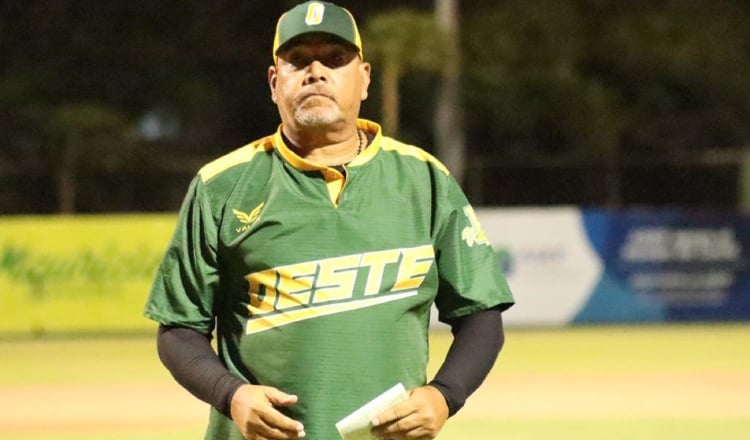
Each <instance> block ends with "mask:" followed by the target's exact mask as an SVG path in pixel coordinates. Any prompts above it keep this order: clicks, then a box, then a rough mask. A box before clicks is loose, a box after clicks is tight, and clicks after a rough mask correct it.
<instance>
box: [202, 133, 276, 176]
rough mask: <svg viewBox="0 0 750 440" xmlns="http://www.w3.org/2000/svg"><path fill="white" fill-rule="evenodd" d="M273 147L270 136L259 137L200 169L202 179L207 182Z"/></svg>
mask: <svg viewBox="0 0 750 440" xmlns="http://www.w3.org/2000/svg"><path fill="white" fill-rule="evenodd" d="M272 149H273V143H272V142H271V137H270V136H269V137H265V138H263V139H259V140H257V141H255V142H253V143H252V144H248V145H245V146H244V147H241V148H238V149H236V150H234V151H232V152H231V153H228V154H226V155H224V156H222V157H220V158H218V159H216V160H214V161H213V162H209V163H207V164H206V165H204V166H203V168H201V169H200V171H198V174H199V175H200V176H201V180H202V181H203V182H204V183H205V182H206V181H208V180H210V179H211V178H212V177H214V176H216V175H217V174H220V173H221V172H222V171H224V170H228V169H229V168H232V167H233V166H235V165H239V164H241V163H246V162H250V161H251V160H252V159H253V156H254V155H255V153H257V152H259V151H269V150H272Z"/></svg>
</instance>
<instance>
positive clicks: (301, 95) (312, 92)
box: [294, 86, 336, 104]
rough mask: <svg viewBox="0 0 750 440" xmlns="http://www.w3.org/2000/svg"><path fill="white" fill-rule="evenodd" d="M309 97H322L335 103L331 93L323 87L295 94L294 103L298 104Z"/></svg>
mask: <svg viewBox="0 0 750 440" xmlns="http://www.w3.org/2000/svg"><path fill="white" fill-rule="evenodd" d="M310 96H324V97H326V98H328V99H330V100H332V101H333V102H336V97H335V96H334V94H333V92H331V91H330V90H328V89H327V88H325V87H317V86H315V87H312V88H309V89H305V90H303V91H301V92H299V93H298V94H297V96H296V97H295V98H294V103H295V104H299V103H301V102H302V101H304V100H305V99H307V98H309V97H310Z"/></svg>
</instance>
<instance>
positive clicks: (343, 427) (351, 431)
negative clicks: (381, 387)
mask: <svg viewBox="0 0 750 440" xmlns="http://www.w3.org/2000/svg"><path fill="white" fill-rule="evenodd" d="M408 398H409V394H408V393H407V392H406V388H404V385H403V384H401V383H398V384H396V385H394V386H393V387H391V388H390V389H388V390H387V391H386V392H384V393H383V394H381V395H379V396H378V397H376V398H374V399H372V400H371V401H369V402H367V403H366V404H364V405H363V406H361V407H360V408H359V409H357V410H356V411H354V412H353V413H351V414H349V415H348V416H346V417H344V418H343V419H341V420H339V421H338V422H337V423H336V429H338V431H339V435H340V436H341V438H342V440H377V439H376V438H375V436H373V435H372V434H371V433H370V429H371V428H372V425H370V422H371V421H372V419H374V418H375V416H377V415H378V414H380V413H381V412H383V411H385V410H386V409H388V408H390V407H391V406H393V405H395V404H397V403H399V402H403V401H404V400H406V399H408Z"/></svg>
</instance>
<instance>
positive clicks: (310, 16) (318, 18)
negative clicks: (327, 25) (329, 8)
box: [305, 3, 326, 26]
mask: <svg viewBox="0 0 750 440" xmlns="http://www.w3.org/2000/svg"><path fill="white" fill-rule="evenodd" d="M325 9H326V7H325V6H324V5H322V4H321V3H310V5H308V6H307V16H306V17H305V24H306V25H308V26H313V25H316V24H320V23H321V22H322V21H323V13H324V12H325Z"/></svg>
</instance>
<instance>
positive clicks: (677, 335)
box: [0, 323, 750, 440]
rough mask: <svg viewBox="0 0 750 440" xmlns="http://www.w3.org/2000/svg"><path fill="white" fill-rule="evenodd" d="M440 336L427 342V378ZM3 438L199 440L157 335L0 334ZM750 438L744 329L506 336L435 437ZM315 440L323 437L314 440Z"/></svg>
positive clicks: (748, 346) (198, 418) (748, 345)
mask: <svg viewBox="0 0 750 440" xmlns="http://www.w3.org/2000/svg"><path fill="white" fill-rule="evenodd" d="M449 342H450V338H449V334H448V333H444V332H435V333H433V335H432V343H431V363H430V366H429V370H430V371H429V373H430V374H431V373H432V372H434V371H435V368H436V367H437V365H438V363H439V361H440V360H441V359H442V357H443V356H444V354H445V352H446V351H447V348H448V344H449ZM0 408H2V411H0V438H2V439H5V440H37V439H38V440H41V439H44V440H73V439H76V440H125V439H128V440H131V439H134V438H137V439H140V440H177V439H179V440H187V439H199V438H202V427H203V424H204V421H205V417H206V413H207V407H206V406H205V405H204V404H202V403H201V402H199V401H197V400H196V399H194V398H193V397H191V396H190V395H189V394H188V393H187V392H185V391H183V390H182V389H181V388H180V387H179V386H177V385H175V384H174V382H173V381H172V379H171V378H170V377H169V374H168V373H167V372H166V371H165V370H164V369H163V368H162V367H161V365H160V364H159V361H158V359H157V357H156V353H155V347H154V339H153V337H152V335H131V336H123V335H119V336H109V337H106V336H101V335H99V336H87V337H80V336H79V337H49V336H48V337H44V338H17V337H16V338H5V339H2V335H0ZM706 438H710V439H712V440H713V439H718V440H723V439H746V438H750V323H744V324H711V325H708V324H701V325H658V326H657V325H654V326H590V327H569V328H561V329H520V328H510V329H508V330H507V341H506V345H505V347H504V349H503V353H502V354H501V357H500V358H499V359H498V362H497V363H496V365H495V367H494V369H493V371H492V373H491V375H490V377H489V378H488V379H487V381H486V382H485V383H484V384H483V386H482V388H481V389H480V390H479V391H478V392H477V393H475V394H474V395H473V396H472V397H471V398H470V399H469V402H468V403H467V405H466V406H465V407H464V408H463V410H462V411H461V412H460V413H459V414H458V415H456V416H455V417H453V418H452V419H450V420H449V421H448V423H447V424H446V426H445V428H444V430H443V432H442V433H441V435H440V436H439V439H440V440H484V439H486V440H492V439H520V440H526V439H529V440H531V439H556V440H567V439H571V440H573V439H575V440H588V439H592V440H593V439H628V440H631V439H654V440H657V439H658V440H664V439H687V440H691V439H695V440H697V439H701V440H703V439H706ZM313 440H319V439H313Z"/></svg>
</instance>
